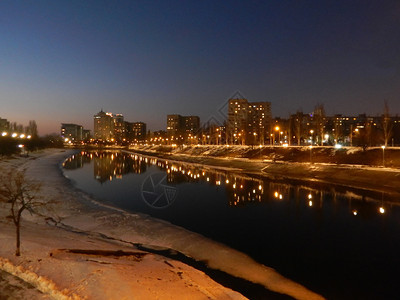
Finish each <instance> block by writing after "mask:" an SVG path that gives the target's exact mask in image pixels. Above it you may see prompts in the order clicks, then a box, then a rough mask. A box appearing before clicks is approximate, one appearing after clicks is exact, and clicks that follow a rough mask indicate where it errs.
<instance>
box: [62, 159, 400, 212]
mask: <svg viewBox="0 0 400 300" xmlns="http://www.w3.org/2000/svg"><path fill="white" fill-rule="evenodd" d="M92 161H93V165H94V168H93V172H94V178H95V179H96V180H97V181H99V182H100V183H105V182H107V181H112V180H114V179H122V177H123V176H124V175H126V174H129V173H134V174H142V173H145V172H146V171H147V168H148V167H149V166H156V167H158V168H159V169H160V170H161V171H165V172H166V173H167V182H168V183H171V184H173V185H176V186H177V185H179V184H182V183H203V184H207V185H211V186H215V187H216V188H223V189H224V190H225V193H226V195H227V199H228V205H229V206H231V207H240V206H244V205H256V203H268V202H272V201H280V202H285V201H291V202H293V203H294V204H295V205H296V206H297V207H305V208H307V207H308V209H312V210H317V211H318V210H320V211H321V210H322V209H323V208H324V199H329V202H328V203H329V205H331V206H333V207H337V206H338V204H339V203H338V202H339V201H347V204H348V213H350V214H352V215H353V216H354V217H369V216H372V215H376V214H380V215H384V214H386V213H388V211H389V210H390V207H391V206H393V205H398V204H397V203H396V202H394V201H391V199H390V197H389V195H385V194H384V193H381V194H377V193H374V192H366V191H360V190H356V189H350V188H345V187H341V186H332V185H324V184H317V183H310V184H306V183H304V182H301V183H300V181H297V182H296V181H293V180H292V181H290V182H288V181H287V180H286V181H283V180H281V181H272V180H267V179H263V178H257V177H252V176H246V175H242V174H235V173H232V172H229V171H218V170H215V169H211V168H205V167H197V166H194V165H192V164H187V163H177V162H170V161H167V160H161V159H158V158H148V157H144V156H141V155H135V154H125V153H120V152H111V151H110V152H109V151H101V152H86V151H82V152H80V153H79V154H76V155H73V156H72V157H70V158H69V159H67V160H66V161H65V162H64V164H63V167H64V168H65V169H69V170H72V169H77V168H82V167H83V166H84V165H85V164H89V163H91V162H92ZM339 199H340V200H339ZM341 204H343V202H342V203H341Z"/></svg>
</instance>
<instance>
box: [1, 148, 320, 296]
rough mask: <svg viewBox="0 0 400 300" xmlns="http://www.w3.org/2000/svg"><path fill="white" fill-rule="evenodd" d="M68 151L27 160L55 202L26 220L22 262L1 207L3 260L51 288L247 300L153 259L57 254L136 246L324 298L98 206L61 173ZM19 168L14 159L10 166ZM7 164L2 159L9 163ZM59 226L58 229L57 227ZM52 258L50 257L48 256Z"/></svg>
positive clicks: (237, 255) (165, 228)
mask: <svg viewBox="0 0 400 300" xmlns="http://www.w3.org/2000/svg"><path fill="white" fill-rule="evenodd" d="M66 155H67V153H66V152H60V151H59V150H58V152H53V153H51V154H50V155H43V156H40V157H39V158H37V159H35V160H28V161H27V162H26V163H25V164H24V165H25V166H28V171H27V175H28V176H29V177H30V178H35V179H37V180H40V181H41V182H43V188H42V196H43V199H44V200H45V201H46V200H57V201H58V203H57V205H53V206H52V207H50V209H49V210H48V211H46V212H42V213H45V214H46V215H47V216H49V217H51V218H52V219H51V221H48V223H49V224H50V225H49V224H46V223H45V222H44V221H43V218H38V217H37V216H30V215H29V214H25V215H24V220H23V230H22V257H20V258H16V257H14V256H13V253H14V249H13V247H14V234H13V233H14V227H13V226H12V225H11V224H10V223H7V222H5V221H4V220H5V218H4V216H5V211H4V206H3V208H0V212H2V214H1V215H0V222H1V227H2V230H1V231H0V244H1V245H6V247H1V248H0V257H3V258H6V259H8V260H9V262H10V263H11V264H12V265H14V266H18V267H19V268H22V269H23V270H26V271H29V272H33V273H35V274H38V275H40V276H41V277H40V278H44V279H45V282H49V283H48V285H49V286H52V289H54V290H57V291H60V292H61V293H62V294H64V295H67V296H70V297H71V296H73V295H76V296H77V297H78V296H79V297H88V298H92V299H113V298H116V296H117V298H118V299H124V298H126V299H128V298H129V299H131V298H133V297H132V295H133V296H134V298H135V299H178V298H179V299H204V298H209V299H244V297H243V296H242V295H240V294H238V293H236V292H234V291H232V290H229V289H227V288H224V287H222V286H221V285H219V284H217V283H216V282H214V281H213V280H211V279H210V278H209V277H208V276H206V275H205V274H204V273H203V272H200V271H198V270H196V269H194V268H192V267H190V266H187V265H185V264H183V263H181V262H177V261H174V260H171V259H167V258H165V257H162V256H158V255H154V254H150V253H149V254H146V255H145V256H143V257H142V258H140V259H137V258H133V257H104V256H101V255H87V254H71V253H65V252H62V251H61V252H60V251H57V249H92V250H93V249H97V250H99V249H103V250H124V251H132V249H134V247H133V246H132V243H142V244H146V245H154V246H159V247H165V248H170V249H174V250H177V251H179V252H181V253H183V254H185V255H187V256H189V257H192V258H194V259H196V260H198V261H204V262H207V264H208V265H209V266H210V267H211V268H215V269H219V270H222V271H224V272H226V273H228V274H231V275H234V276H237V277H240V278H244V279H247V280H249V281H252V282H255V283H259V284H261V285H263V286H265V287H266V288H268V289H270V290H272V291H275V292H279V293H283V294H287V295H291V296H293V297H295V298H297V299H322V297H321V296H319V295H317V294H315V293H313V292H312V291H310V290H308V289H306V288H305V287H303V286H301V285H300V284H297V283H295V282H293V281H291V280H289V279H287V278H284V277H283V276H281V275H280V274H279V273H277V272H276V271H275V270H273V269H271V268H269V267H267V266H264V265H261V264H259V263H257V262H255V261H254V260H253V259H251V258H250V257H248V256H247V255H245V254H243V253H241V252H238V251H236V250H233V249H231V248H229V247H226V246H224V245H222V244H220V243H217V242H214V241H212V240H209V239H207V238H205V237H203V236H201V235H199V234H196V233H193V232H190V231H188V230H186V229H184V228H181V227H177V226H174V225H172V224H170V223H168V222H165V221H161V220H157V219H154V218H151V217H148V216H145V215H141V214H130V213H126V212H123V211H121V210H115V209H111V208H108V207H105V206H101V205H99V204H97V203H96V202H94V200H92V199H91V198H90V197H89V196H87V195H85V194H84V193H82V192H80V191H78V190H76V189H75V188H74V187H73V186H72V184H71V183H70V182H69V181H68V180H67V179H66V178H64V177H63V176H61V172H60V170H59V167H58V163H59V162H60V160H61V159H62V158H63V157H66ZM12 163H14V164H16V162H12ZM3 164H4V162H3ZM55 224H57V227H56V226H54V225H55ZM50 253H52V255H50Z"/></svg>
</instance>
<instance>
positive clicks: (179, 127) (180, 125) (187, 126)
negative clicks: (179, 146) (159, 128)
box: [167, 115, 200, 142]
mask: <svg viewBox="0 0 400 300" xmlns="http://www.w3.org/2000/svg"><path fill="white" fill-rule="evenodd" d="M199 130H200V118H199V117H198V116H181V115H168V116H167V135H168V137H169V138H171V139H173V140H174V141H175V140H176V141H177V142H186V141H187V140H188V138H189V137H191V138H193V137H195V136H196V135H197V134H199Z"/></svg>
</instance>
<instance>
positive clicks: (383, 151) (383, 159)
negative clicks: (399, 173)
mask: <svg viewBox="0 0 400 300" xmlns="http://www.w3.org/2000/svg"><path fill="white" fill-rule="evenodd" d="M381 148H382V165H383V167H385V148H386V147H385V146H381Z"/></svg>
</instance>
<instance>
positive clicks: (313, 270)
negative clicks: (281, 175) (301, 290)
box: [64, 151, 400, 299]
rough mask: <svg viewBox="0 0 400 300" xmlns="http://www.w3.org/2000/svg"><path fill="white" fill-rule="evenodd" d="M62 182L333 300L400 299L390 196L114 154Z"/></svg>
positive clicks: (69, 167) (71, 164) (76, 166)
mask: <svg viewBox="0 0 400 300" xmlns="http://www.w3.org/2000/svg"><path fill="white" fill-rule="evenodd" d="M64 173H65V175H66V176H67V177H68V178H70V179H71V180H72V181H73V182H74V183H75V185H76V186H77V187H78V188H79V189H81V190H83V191H85V192H87V193H89V194H91V195H93V196H94V197H95V198H96V199H97V200H98V201H100V202H105V203H107V204H111V205H113V206H116V207H118V208H122V209H124V210H126V211H130V212H141V213H144V214H148V215H150V216H152V217H155V218H159V219H164V220H167V221H168V222H171V223H173V224H176V225H178V226H181V227H184V228H186V229H188V230H190V231H193V232H197V233H200V234H202V235H204V236H206V237H208V238H210V239H212V240H215V241H218V242H220V243H223V244H225V245H227V246H229V247H231V248H233V249H236V250H239V251H241V252H244V253H246V254H247V255H249V256H250V257H252V258H253V259H255V260H256V261H258V262H259V263H262V264H264V265H266V266H269V267H272V268H274V269H276V270H277V271H278V272H279V273H280V274H282V275H284V276H285V277H288V278H290V279H292V280H294V281H296V282H298V283H301V284H302V285H304V286H306V287H307V288H309V289H311V290H313V291H315V292H317V293H319V294H321V295H323V296H325V297H327V298H328V299H397V298H398V295H397V294H398V291H397V290H398V288H397V278H398V275H397V274H396V272H397V271H398V270H399V269H400V268H399V267H400V259H399V253H400V238H399V237H400V206H399V205H398V203H397V202H396V200H397V199H393V198H392V197H391V196H390V195H387V194H384V193H376V192H373V191H365V190H356V189H351V188H346V187H340V186H334V185H327V184H320V183H315V182H305V181H295V180H291V181H288V180H279V181H271V180H267V179H265V178H258V177H254V176H249V175H245V174H238V173H236V172H233V171H229V170H217V169H213V168H211V167H204V166H198V165H191V164H187V163H177V162H171V161H165V160H159V159H157V158H150V157H143V156H141V155H135V154H126V153H121V152H112V151H109V152H107V151H104V152H95V151H94V152H84V151H83V152H81V153H79V154H77V155H74V156H72V157H71V158H69V159H68V160H67V161H66V162H65V163H64Z"/></svg>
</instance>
